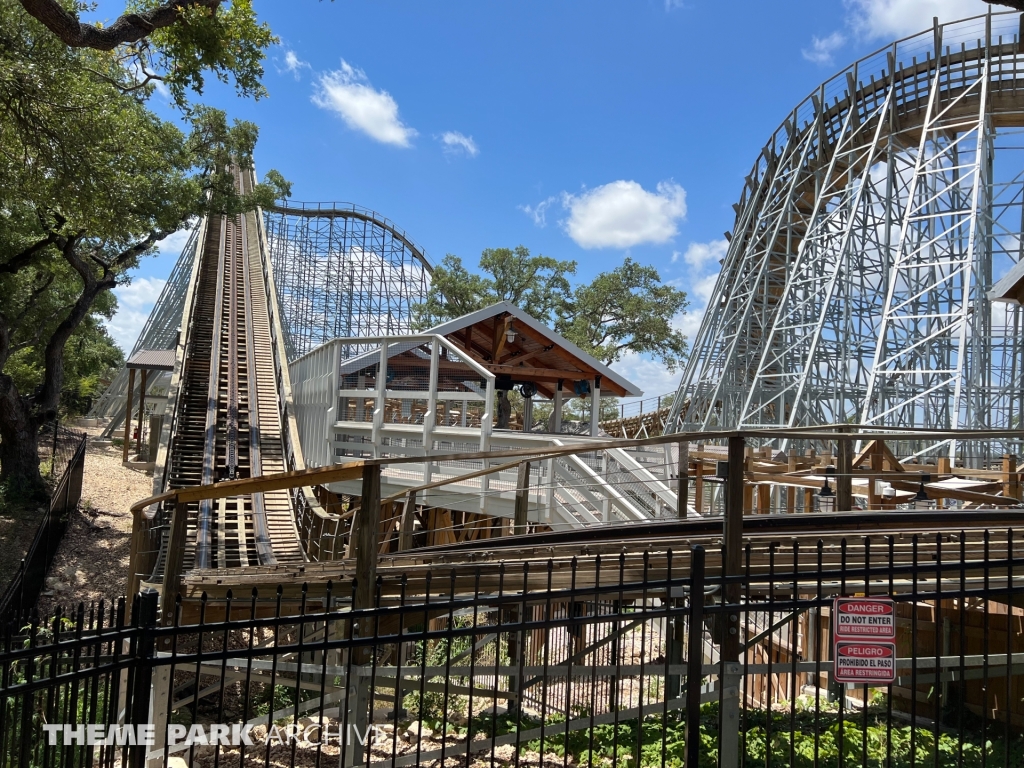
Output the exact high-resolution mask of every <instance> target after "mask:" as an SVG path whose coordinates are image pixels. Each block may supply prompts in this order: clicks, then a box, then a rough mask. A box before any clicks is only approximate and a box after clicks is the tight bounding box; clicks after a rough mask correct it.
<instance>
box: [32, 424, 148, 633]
mask: <svg viewBox="0 0 1024 768" xmlns="http://www.w3.org/2000/svg"><path fill="white" fill-rule="evenodd" d="M86 431H88V432H89V433H90V434H91V435H92V436H95V435H96V434H97V433H98V432H99V431H100V430H99V429H88V430H86ZM152 490H153V478H152V477H151V476H150V475H147V474H145V473H143V472H139V471H136V470H132V469H127V468H125V467H123V466H121V450H120V449H119V448H112V447H109V446H107V447H104V446H98V445H95V444H94V442H93V441H92V440H90V441H89V445H88V447H87V449H86V454H85V476H84V477H83V480H82V503H81V504H79V508H78V511H77V512H74V513H72V517H71V522H70V524H69V526H68V530H67V533H66V534H65V536H64V540H63V541H62V542H61V544H60V548H59V549H58V551H57V557H56V558H55V560H54V562H53V566H52V567H51V568H50V573H49V576H48V577H47V580H46V588H45V589H44V591H43V594H42V595H41V597H40V599H39V612H40V614H41V615H48V614H52V612H53V610H54V608H56V607H57V606H61V607H62V608H63V609H64V611H65V613H67V612H68V611H69V610H71V609H72V608H73V607H77V605H78V603H80V602H81V603H85V605H86V608H87V609H88V606H89V604H90V603H92V602H96V601H99V600H106V601H108V602H109V601H110V600H116V599H117V598H118V597H120V596H122V595H123V594H124V591H125V586H126V583H127V575H128V555H129V547H130V542H131V532H132V516H131V512H130V511H129V507H130V506H131V505H132V504H134V503H135V502H136V501H138V500H139V499H143V498H145V497H147V496H149V495H151V493H152Z"/></svg>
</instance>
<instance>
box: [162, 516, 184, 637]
mask: <svg viewBox="0 0 1024 768" xmlns="http://www.w3.org/2000/svg"><path fill="white" fill-rule="evenodd" d="M187 530H188V509H187V507H186V505H185V504H182V503H181V502H179V503H177V504H175V506H174V512H173V513H172V515H171V532H170V536H169V537H168V544H167V561H166V563H164V583H163V589H162V594H161V596H160V614H161V619H160V623H161V624H162V625H163V626H165V627H167V626H170V625H172V624H173V623H174V610H175V600H176V598H177V597H178V587H179V582H180V581H181V574H182V570H183V569H184V564H185V533H186V531H187Z"/></svg>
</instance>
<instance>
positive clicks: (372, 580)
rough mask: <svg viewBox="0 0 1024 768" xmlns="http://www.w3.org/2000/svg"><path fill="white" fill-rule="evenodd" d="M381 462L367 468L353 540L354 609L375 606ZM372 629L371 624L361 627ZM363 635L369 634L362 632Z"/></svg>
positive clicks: (363, 474)
mask: <svg viewBox="0 0 1024 768" xmlns="http://www.w3.org/2000/svg"><path fill="white" fill-rule="evenodd" d="M380 471H381V468H380V465H372V464H371V465H367V466H365V467H363V470H362V476H363V488H362V498H361V499H360V503H359V512H360V513H359V514H358V515H357V516H356V517H355V520H354V522H353V525H355V527H356V528H355V530H353V531H352V533H351V537H352V541H353V542H354V543H355V552H354V553H353V554H354V556H355V561H356V591H355V596H354V602H353V606H352V607H353V608H355V609H362V608H372V607H373V603H374V592H375V589H376V584H377V538H378V529H379V528H380V506H381V504H380ZM361 630H367V631H369V627H361ZM360 636H361V637H365V634H363V633H362V632H361V633H360Z"/></svg>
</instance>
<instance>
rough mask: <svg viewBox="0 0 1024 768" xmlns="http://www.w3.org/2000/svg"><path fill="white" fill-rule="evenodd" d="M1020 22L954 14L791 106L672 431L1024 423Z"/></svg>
mask: <svg viewBox="0 0 1024 768" xmlns="http://www.w3.org/2000/svg"><path fill="white" fill-rule="evenodd" d="M1020 24H1021V16H1020V14H1017V13H999V14H991V13H990V14H987V15H984V16H978V17H974V18H970V19H964V20H961V21H957V22H953V23H950V24H945V25H939V24H938V23H935V24H934V25H933V28H932V29H929V30H927V31H925V32H922V33H920V34H918V35H914V36H911V37H908V38H906V39H903V40H899V41H896V42H895V43H892V44H891V45H889V46H886V47H885V48H883V49H881V50H879V51H877V52H876V53H874V54H872V55H871V56H868V57H866V58H864V59H862V60H860V61H858V62H856V63H855V64H853V65H852V66H850V67H849V68H848V69H846V70H845V71H844V72H841V73H840V74H838V75H837V76H836V77H834V78H832V79H831V80H829V81H827V82H826V83H823V84H822V85H821V86H820V87H819V88H818V89H817V90H816V91H815V92H814V93H813V94H811V95H810V96H808V98H807V99H805V100H804V101H803V102H802V103H801V104H800V105H799V106H798V107H797V108H796V109H795V110H794V111H793V112H792V113H791V114H790V115H789V116H788V117H787V119H786V121H785V122H784V123H783V125H782V126H781V127H780V128H779V129H778V130H777V131H776V133H775V134H774V135H773V137H772V138H771V140H770V141H769V142H768V144H767V146H766V147H765V148H764V150H763V151H762V153H761V156H760V157H759V158H758V161H757V163H756V164H755V167H754V169H753V170H752V171H751V173H750V175H749V176H748V177H747V179H746V184H745V186H744V189H743V194H742V195H741V198H740V202H739V204H738V205H737V206H735V208H736V214H737V215H736V223H735V227H734V229H733V232H732V234H731V236H730V237H731V239H730V243H729V248H728V253H727V256H726V258H725V260H724V262H723V267H722V272H721V275H720V276H719V278H718V281H717V284H716V286H715V289H714V292H713V294H712V296H711V298H710V300H709V302H708V310H707V313H706V315H705V317H704V319H703V321H702V323H701V327H700V330H699V332H698V334H697V336H696V338H695V339H694V343H693V353H692V356H691V359H690V360H689V362H688V365H687V368H686V370H685V372H684V374H683V378H682V381H681V383H680V387H679V392H678V395H677V397H676V398H675V400H674V403H673V408H672V412H671V413H670V415H669V419H668V424H669V429H670V430H687V431H690V430H697V431H699V430H702V429H713V428H729V427H744V428H749V427H757V426H806V425H811V424H822V423H843V422H853V421H859V422H862V423H865V424H874V425H878V426H880V427H918V428H924V427H934V428H941V429H953V428H1010V427H1019V425H1020V423H1021V413H1022V399H1024V387H1022V386H1021V364H1022V360H1024V339H1022V338H1021V319H1022V318H1021V311H1020V309H1019V308H1017V307H1014V306H1011V305H1005V304H995V303H993V302H991V301H990V300H989V298H988V295H987V294H988V291H989V290H990V289H991V288H992V285H993V283H994V282H996V281H997V280H998V279H999V278H1000V277H1002V275H1004V274H1006V272H1008V271H1009V269H1010V268H1012V267H1013V266H1014V265H1015V264H1016V263H1017V262H1018V261H1020V260H1021V259H1022V255H1024V245H1022V243H1024V235H1022V232H1024V50H1022V43H1021V41H1020V39H1019V31H1020ZM782 447H785V446H782ZM899 450H900V452H901V453H903V454H904V455H912V454H915V453H918V452H923V450H924V447H923V446H917V445H914V444H910V443H908V444H907V445H901V446H899ZM1022 450H1024V446H1021V445H1020V444H1019V443H1018V441H1015V440H1007V441H1005V442H1004V444H998V445H996V444H992V445H991V446H988V447H986V446H982V445H973V444H959V445H957V444H952V443H948V442H947V443H944V444H942V445H938V446H934V445H933V446H930V447H929V448H928V451H927V452H928V453H931V454H933V455H935V454H941V455H946V456H949V457H950V458H952V459H953V461H954V463H966V464H969V465H976V466H977V465H981V464H984V463H985V462H987V461H990V460H992V459H993V458H994V457H995V456H997V455H999V454H1000V453H1018V454H1019V453H1021V452H1022Z"/></svg>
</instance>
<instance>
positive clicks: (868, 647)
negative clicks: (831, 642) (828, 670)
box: [835, 640, 896, 684]
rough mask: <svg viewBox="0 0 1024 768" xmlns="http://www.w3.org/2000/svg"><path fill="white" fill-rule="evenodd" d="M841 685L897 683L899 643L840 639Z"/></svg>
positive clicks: (838, 672)
mask: <svg viewBox="0 0 1024 768" xmlns="http://www.w3.org/2000/svg"><path fill="white" fill-rule="evenodd" d="M835 651H836V653H835V680H836V682H837V683H882V684H888V683H892V682H894V681H895V680H896V645H895V643H879V642H874V641H872V642H858V641H855V640H839V641H837V642H836V644H835Z"/></svg>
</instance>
